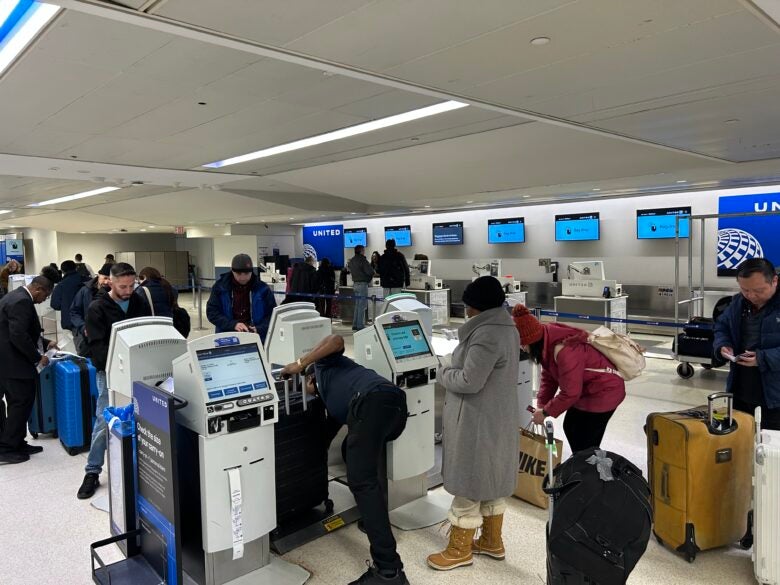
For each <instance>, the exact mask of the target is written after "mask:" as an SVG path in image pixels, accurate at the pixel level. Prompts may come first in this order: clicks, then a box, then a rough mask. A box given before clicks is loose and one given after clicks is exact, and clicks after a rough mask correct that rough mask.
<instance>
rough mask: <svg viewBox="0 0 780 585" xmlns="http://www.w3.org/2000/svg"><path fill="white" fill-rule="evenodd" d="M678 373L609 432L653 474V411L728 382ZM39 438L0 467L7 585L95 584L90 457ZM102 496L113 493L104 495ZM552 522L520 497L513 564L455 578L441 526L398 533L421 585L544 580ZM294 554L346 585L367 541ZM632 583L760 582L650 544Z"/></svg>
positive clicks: (345, 533)
mask: <svg viewBox="0 0 780 585" xmlns="http://www.w3.org/2000/svg"><path fill="white" fill-rule="evenodd" d="M193 333H195V334H197V333H196V332H193ZM675 367H676V362H672V361H668V360H655V359H651V360H649V366H648V370H647V372H646V373H645V375H643V376H642V377H641V378H640V379H638V380H635V381H633V382H630V383H629V384H628V392H629V396H628V398H627V400H626V401H625V402H624V403H623V405H621V407H620V408H619V409H618V411H617V413H616V414H615V416H614V418H613V420H612V421H611V423H610V426H609V428H608V429H607V435H606V438H605V441H604V444H603V446H604V447H605V448H607V449H609V450H612V451H615V452H618V453H620V454H622V455H624V456H626V457H628V458H629V459H631V460H632V461H634V462H635V463H636V464H638V465H639V466H640V467H642V469H645V468H646V462H645V453H646V452H645V437H644V433H643V430H642V426H643V424H644V421H645V417H646V415H647V414H648V413H649V412H653V411H666V410H674V409H681V408H684V407H686V406H688V405H696V404H701V403H703V402H704V400H705V397H706V395H707V394H708V393H709V392H712V391H714V390H719V389H722V388H723V385H724V383H725V372H715V371H710V372H703V371H701V370H698V371H697V374H696V375H695V376H694V377H693V378H692V379H690V380H681V379H680V378H678V377H677V375H676V374H675V371H674V368H675ZM559 434H560V435H561V436H562V433H559ZM32 442H33V443H35V444H40V445H43V447H44V449H45V450H44V452H43V453H42V454H40V455H35V456H33V458H32V460H31V461H29V462H27V463H24V464H21V465H15V466H2V467H0V559H2V561H1V564H2V568H0V583H2V585H32V584H41V585H49V584H55V583H56V584H59V585H87V584H88V583H91V577H90V556H89V544H90V543H91V542H94V541H96V540H99V539H102V538H105V537H107V536H108V516H107V514H106V513H105V512H101V511H98V510H96V509H95V508H93V507H92V506H90V503H89V502H88V501H81V500H77V499H76V490H77V489H78V486H79V484H80V482H81V479H82V474H83V467H84V464H85V463H86V456H85V455H78V456H75V457H70V456H68V455H67V454H66V453H65V452H64V450H63V449H62V448H61V447H60V446H59V444H58V442H57V441H55V440H52V439H43V438H42V439H41V440H39V441H32ZM104 480H105V477H104ZM102 494H105V487H103V488H101V490H100V491H99V492H98V495H102ZM545 521H546V512H544V511H542V510H539V509H537V508H534V507H533V506H530V505H527V504H525V503H523V502H521V501H519V500H515V499H512V501H511V502H510V507H509V511H508V513H507V518H506V530H505V538H506V546H507V551H508V554H507V560H506V561H505V562H497V561H492V560H488V559H481V558H479V559H476V560H475V564H474V566H473V567H470V568H464V569H458V570H456V571H453V572H450V573H447V574H441V573H436V572H434V571H432V570H430V569H428V568H427V567H426V565H425V557H426V556H427V555H428V554H429V553H431V552H434V551H436V550H438V549H440V548H441V547H442V545H443V543H444V540H445V536H444V533H443V532H442V531H441V530H440V529H439V528H438V527H434V528H430V529H425V530H419V531H416V532H400V531H398V532H396V536H397V538H398V543H399V551H400V553H401V556H402V558H403V560H404V562H405V564H406V571H407V574H408V576H409V580H410V582H411V583H412V584H413V585H426V584H434V583H437V584H438V583H442V582H446V583H452V584H464V585H465V584H473V583H492V584H494V585H501V584H504V583H507V584H509V583H512V584H517V583H526V584H543V583H544V570H545V569H544V567H545V547H544V524H545ZM286 558H287V559H288V560H290V561H293V562H297V563H300V564H301V565H303V566H305V567H306V568H307V569H308V570H309V571H311V573H312V578H311V579H310V580H309V583H310V584H311V585H342V584H345V583H347V582H348V581H350V580H352V579H354V578H355V577H356V576H357V575H358V574H360V573H361V572H362V571H363V570H364V569H365V565H364V560H365V559H367V558H368V543H367V541H366V538H365V536H364V535H363V534H362V533H360V532H359V531H358V530H357V528H356V527H355V526H354V525H353V526H350V527H348V528H345V529H342V530H339V531H337V532H335V533H333V534H331V535H329V536H327V537H324V538H321V539H320V540H318V541H315V542H312V543H310V544H308V545H306V546H303V547H301V548H299V549H297V550H295V551H293V552H291V553H289V554H288V555H286ZM629 583H630V584H632V585H640V584H641V585H644V584H648V585H649V584H659V583H664V584H669V585H678V584H679V585H693V584H702V585H704V584H706V585H735V584H752V583H754V579H753V573H752V564H751V560H750V554H749V553H748V552H745V551H741V550H739V549H737V548H726V549H720V550H715V551H710V552H706V553H701V554H700V555H699V557H698V558H697V559H696V561H695V563H693V564H689V563H687V562H686V561H685V560H684V559H683V558H681V557H680V556H678V555H676V554H674V553H672V552H670V551H668V550H665V549H663V548H661V547H660V546H659V545H658V544H657V543H656V542H655V540H651V542H650V545H649V547H648V551H647V553H646V554H645V556H644V557H643V558H642V560H641V561H640V563H639V565H638V566H637V568H636V570H635V571H634V573H633V574H632V576H631V578H630V579H629Z"/></svg>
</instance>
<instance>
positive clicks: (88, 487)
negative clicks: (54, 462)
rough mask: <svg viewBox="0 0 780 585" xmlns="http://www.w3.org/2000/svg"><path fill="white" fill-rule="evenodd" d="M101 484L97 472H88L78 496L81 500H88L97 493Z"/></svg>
mask: <svg viewBox="0 0 780 585" xmlns="http://www.w3.org/2000/svg"><path fill="white" fill-rule="evenodd" d="M99 485H100V478H99V477H98V474H97V473H88V474H86V475H85V476H84V481H82V482H81V487H80V488H79V491H78V493H77V494H76V497H77V498H78V499H79V500H87V499H89V498H91V497H92V496H94V495H95V490H96V489H97V487H98V486H99Z"/></svg>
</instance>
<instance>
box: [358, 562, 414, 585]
mask: <svg viewBox="0 0 780 585" xmlns="http://www.w3.org/2000/svg"><path fill="white" fill-rule="evenodd" d="M366 564H367V565H368V570H367V571H366V572H365V573H363V574H362V575H361V576H360V578H359V579H358V580H357V581H351V582H350V583H349V585H409V580H408V579H407V578H406V574H405V573H404V572H403V570H401V569H399V570H398V571H396V573H395V575H393V576H391V577H387V576H385V575H382V573H380V572H379V569H377V568H376V567H375V566H374V565H371V564H369V563H368V561H366Z"/></svg>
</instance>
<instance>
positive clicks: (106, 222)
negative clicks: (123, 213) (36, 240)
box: [0, 211, 147, 233]
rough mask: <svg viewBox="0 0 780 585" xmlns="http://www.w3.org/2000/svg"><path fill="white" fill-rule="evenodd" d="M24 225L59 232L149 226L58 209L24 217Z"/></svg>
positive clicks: (5, 222)
mask: <svg viewBox="0 0 780 585" xmlns="http://www.w3.org/2000/svg"><path fill="white" fill-rule="evenodd" d="M22 221H23V227H26V228H34V229H45V230H56V231H58V232H66V233H76V232H81V231H83V232H101V231H111V230H112V229H122V228H124V229H133V228H135V229H139V228H144V229H145V228H147V225H146V224H145V223H139V222H135V221H129V220H126V219H121V218H115V217H106V216H100V215H94V214H92V213H86V212H82V211H57V212H51V213H41V214H39V215H35V216H30V217H25V218H23V220H22ZM11 225H19V223H18V222H17V223H16V224H14V222H13V221H10V222H9V221H0V227H10V226H11Z"/></svg>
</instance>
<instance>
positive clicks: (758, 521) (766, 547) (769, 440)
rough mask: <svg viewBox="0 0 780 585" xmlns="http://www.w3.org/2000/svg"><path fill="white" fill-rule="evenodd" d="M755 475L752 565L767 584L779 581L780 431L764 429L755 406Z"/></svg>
mask: <svg viewBox="0 0 780 585" xmlns="http://www.w3.org/2000/svg"><path fill="white" fill-rule="evenodd" d="M755 463H756V465H755V475H754V477H753V507H754V514H753V517H754V518H755V524H754V526H753V568H754V569H755V573H756V579H757V580H758V582H759V583H762V584H764V585H780V557H778V551H780V431H766V430H764V431H762V430H761V410H760V409H758V410H756V460H755Z"/></svg>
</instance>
